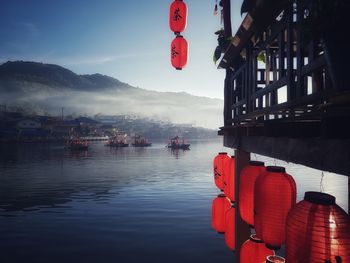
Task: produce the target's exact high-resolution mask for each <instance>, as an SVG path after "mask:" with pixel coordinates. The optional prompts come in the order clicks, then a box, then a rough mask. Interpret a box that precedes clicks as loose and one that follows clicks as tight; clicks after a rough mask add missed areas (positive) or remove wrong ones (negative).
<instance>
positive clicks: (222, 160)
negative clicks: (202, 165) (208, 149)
mask: <svg viewBox="0 0 350 263" xmlns="http://www.w3.org/2000/svg"><path fill="white" fill-rule="evenodd" d="M228 160H230V157H229V156H228V155H227V153H226V152H220V153H219V154H218V155H216V156H215V158H214V182H215V185H216V186H217V187H218V188H219V189H220V190H221V191H223V190H224V188H225V183H224V178H225V164H226V162H227V161H228Z"/></svg>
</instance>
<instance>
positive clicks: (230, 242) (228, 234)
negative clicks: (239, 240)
mask: <svg viewBox="0 0 350 263" xmlns="http://www.w3.org/2000/svg"><path fill="white" fill-rule="evenodd" d="M235 210H236V209H235V206H234V204H232V203H231V208H230V209H229V210H227V212H226V215H225V243H226V246H227V247H228V248H229V249H231V250H235V248H236V238H235V222H236V221H235Z"/></svg>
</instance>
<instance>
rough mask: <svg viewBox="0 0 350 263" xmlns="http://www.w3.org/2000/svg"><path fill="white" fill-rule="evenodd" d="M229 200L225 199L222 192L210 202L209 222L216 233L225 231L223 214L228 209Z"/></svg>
mask: <svg viewBox="0 0 350 263" xmlns="http://www.w3.org/2000/svg"><path fill="white" fill-rule="evenodd" d="M230 207H231V205H230V202H229V201H228V200H227V199H226V196H225V195H224V194H220V195H218V196H217V197H216V198H215V199H214V200H213V204H212V210H211V222H212V227H213V228H214V229H215V230H216V231H217V232H218V233H221V234H223V233H225V215H226V212H227V211H228V210H229V209H230Z"/></svg>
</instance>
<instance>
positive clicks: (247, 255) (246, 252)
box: [239, 234, 275, 263]
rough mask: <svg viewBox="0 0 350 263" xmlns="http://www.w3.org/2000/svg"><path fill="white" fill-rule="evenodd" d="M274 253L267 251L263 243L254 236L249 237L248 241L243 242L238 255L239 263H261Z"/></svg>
mask: <svg viewBox="0 0 350 263" xmlns="http://www.w3.org/2000/svg"><path fill="white" fill-rule="evenodd" d="M274 254H275V252H274V251H273V250H271V249H268V248H267V247H266V246H265V244H264V242H263V241H262V240H261V239H259V238H257V237H256V235H255V234H254V235H251V236H250V239H248V240H247V241H245V242H244V243H243V244H242V246H241V251H240V255H239V262H240V263H261V262H265V260H266V257H267V256H269V255H274Z"/></svg>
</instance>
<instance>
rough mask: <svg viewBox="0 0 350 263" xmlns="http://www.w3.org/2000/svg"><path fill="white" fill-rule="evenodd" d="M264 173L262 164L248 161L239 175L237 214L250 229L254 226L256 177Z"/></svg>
mask: <svg viewBox="0 0 350 263" xmlns="http://www.w3.org/2000/svg"><path fill="white" fill-rule="evenodd" d="M263 173H265V166H264V163H263V162H258V161H250V162H249V165H247V166H245V167H244V168H243V170H242V171H241V174H240V184H239V212H240V214H241V217H242V219H243V220H244V221H245V222H246V223H247V224H248V225H250V226H251V227H253V226H254V186H255V181H256V179H257V178H258V176H260V175H262V174H263Z"/></svg>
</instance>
